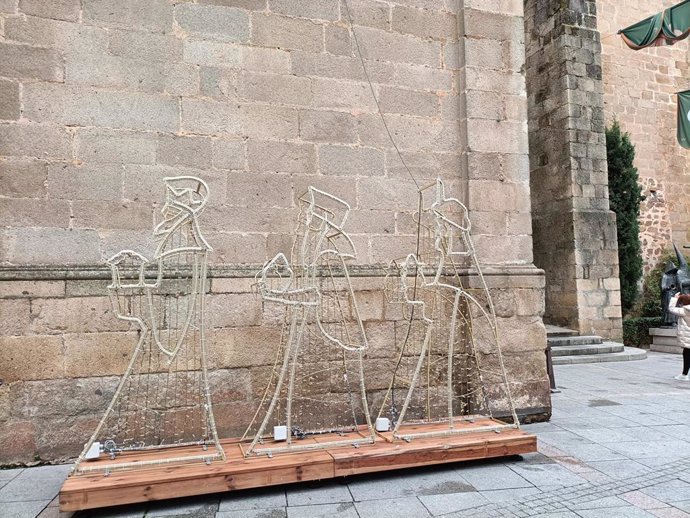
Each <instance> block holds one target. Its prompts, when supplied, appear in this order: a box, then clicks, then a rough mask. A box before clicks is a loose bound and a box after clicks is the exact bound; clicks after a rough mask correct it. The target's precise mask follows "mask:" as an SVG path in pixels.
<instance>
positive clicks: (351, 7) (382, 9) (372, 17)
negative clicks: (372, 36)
mask: <svg viewBox="0 0 690 518" xmlns="http://www.w3.org/2000/svg"><path fill="white" fill-rule="evenodd" d="M346 8H347V9H348V11H349V16H348V12H347V11H346ZM342 10H343V18H344V19H346V20H348V21H349V20H350V18H352V22H353V23H354V24H355V25H364V26H367V27H374V28H377V29H383V30H389V28H390V18H391V6H390V5H388V4H387V3H384V2H379V1H378V0H353V1H350V2H348V3H347V6H345V5H343V9H342Z"/></svg>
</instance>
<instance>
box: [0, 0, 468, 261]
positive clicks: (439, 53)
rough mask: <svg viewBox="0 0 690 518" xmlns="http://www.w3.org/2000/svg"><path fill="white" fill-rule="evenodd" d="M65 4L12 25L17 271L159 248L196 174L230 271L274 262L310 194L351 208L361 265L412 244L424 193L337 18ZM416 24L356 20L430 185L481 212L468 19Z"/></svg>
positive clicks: (7, 226)
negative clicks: (165, 216)
mask: <svg viewBox="0 0 690 518" xmlns="http://www.w3.org/2000/svg"><path fill="white" fill-rule="evenodd" d="M44 4H45V5H44ZM54 4H55V2H46V3H40V2H26V1H21V2H19V1H12V2H4V3H3V4H2V8H1V10H0V18H1V19H2V26H3V27H4V30H3V33H2V34H3V38H2V40H0V53H1V54H2V56H3V59H2V65H0V78H2V81H3V88H2V92H3V94H2V97H1V98H0V118H1V119H2V121H1V122H0V156H2V157H3V158H2V160H1V161H0V180H2V181H0V185H1V187H0V189H1V191H0V195H2V196H3V197H4V200H3V204H2V207H1V208H0V220H1V221H2V222H3V226H4V228H3V230H2V242H3V246H2V251H1V252H0V254H1V255H0V261H2V262H4V263H10V264H29V263H33V264H36V263H49V264H63V263H93V262H97V261H100V260H102V259H104V258H106V257H108V256H109V255H110V254H112V253H113V252H114V251H116V250H118V249H120V248H123V247H135V246H141V243H142V241H144V240H146V239H148V238H149V229H150V228H151V225H152V223H153V220H154V218H155V210H154V209H155V204H156V202H158V201H159V200H160V193H161V190H160V181H161V179H162V178H163V177H164V176H170V175H180V174H191V175H197V176H201V177H203V178H205V179H206V180H207V181H208V182H209V183H210V186H211V190H212V197H211V201H210V207H209V210H208V211H207V213H206V214H205V216H204V221H202V224H204V226H205V228H207V229H209V230H210V233H209V238H210V239H211V240H213V242H214V243H216V247H217V252H218V253H217V254H216V255H215V260H216V261H217V262H224V263H238V262H242V263H260V262H263V261H264V260H266V259H267V258H270V257H272V256H273V255H274V254H275V252H276V251H278V249H280V247H281V246H282V245H283V244H284V243H285V239H286V238H287V236H289V233H290V231H291V230H292V222H291V216H292V212H293V210H294V209H295V207H296V202H295V200H296V197H298V196H299V195H301V194H302V193H303V192H304V191H305V190H306V186H307V185H309V184H318V186H319V187H320V188H322V189H324V190H328V191H329V192H332V193H333V194H336V195H338V196H341V197H343V198H344V199H346V200H348V201H349V202H350V203H351V204H352V205H353V208H354V213H353V215H352V219H353V221H354V224H353V227H352V228H351V231H352V233H353V234H355V241H356V243H357V244H358V245H359V246H358V252H359V254H360V258H361V260H362V261H364V262H371V261H373V262H381V261H387V260H388V259H389V258H390V257H391V253H392V252H393V251H392V250H391V248H394V247H395V245H393V244H392V243H393V242H394V240H395V242H398V241H399V242H401V243H403V242H409V240H410V239H411V237H410V232H409V227H408V228H405V226H404V221H405V218H404V217H403V216H402V215H401V214H405V213H409V212H410V211H411V210H414V208H415V206H416V198H415V195H414V192H415V189H414V186H413V184H412V182H411V181H410V179H409V176H408V175H407V173H406V171H405V169H404V167H403V166H402V164H401V162H400V159H399V158H398V156H397V154H396V152H395V150H394V148H393V146H392V144H391V142H390V141H389V139H388V137H387V136H386V134H385V131H384V128H383V127H382V124H381V121H380V119H379V116H378V115H377V113H376V103H375V101H374V98H373V95H372V92H371V90H370V87H369V84H368V82H367V81H366V76H365V74H364V70H363V67H362V64H361V63H360V61H359V59H358V57H357V54H356V49H355V46H354V41H353V38H352V34H351V32H350V31H349V29H348V27H349V24H348V21H347V12H346V11H345V9H344V5H341V3H340V2H338V1H337V0H325V1H318V2H315V1H307V2H292V1H290V2H287V1H275V2H270V3H269V2H267V1H266V0H264V1H253V2H232V1H231V2H228V1H226V0H218V1H213V0H209V1H203V2H198V3H196V2H172V1H168V0H154V1H145V0H128V1H126V2H120V1H114V0H112V1H104V0H85V1H83V2H81V1H79V0H73V1H61V2H58V3H57V5H54ZM405 4H406V3H405V2H399V3H396V4H391V3H384V2H376V1H373V0H371V1H352V2H350V4H348V5H351V11H352V16H353V18H354V21H355V23H356V27H357V28H356V30H357V36H358V38H359V45H360V48H361V51H362V54H363V56H364V57H365V60H366V66H367V69H368V72H369V74H370V76H371V78H372V81H373V88H374V90H375V92H376V95H377V96H378V98H379V99H380V105H381V109H382V110H383V112H384V113H385V114H386V117H387V122H388V125H389V127H390V130H391V132H392V133H393V134H394V136H395V138H396V143H397V145H398V147H399V148H400V149H401V151H402V154H403V156H404V157H405V160H406V161H407V163H408V164H409V166H410V167H411V169H412V171H413V173H414V174H415V176H416V177H417V178H418V179H419V181H420V183H422V184H424V183H428V182H429V181H431V180H433V179H434V178H435V177H436V176H439V175H440V176H442V177H444V178H445V179H447V181H448V182H449V188H451V189H452V191H453V192H456V193H458V194H459V195H461V196H466V192H464V191H465V189H464V188H462V186H461V182H460V180H459V176H460V175H459V172H460V171H461V170H463V165H462V160H461V155H462V152H463V149H462V145H461V143H460V132H459V131H458V121H459V119H460V117H461V115H462V114H461V112H460V109H459V108H458V106H459V103H458V97H459V68H460V64H459V61H460V60H459V57H458V36H457V34H458V33H457V18H456V16H457V14H456V12H457V5H456V4H457V2H447V5H445V4H444V2H426V3H424V2H421V3H419V4H418V5H416V4H415V5H412V6H410V5H405ZM57 6H59V8H58V7H57ZM393 236H397V237H395V238H393Z"/></svg>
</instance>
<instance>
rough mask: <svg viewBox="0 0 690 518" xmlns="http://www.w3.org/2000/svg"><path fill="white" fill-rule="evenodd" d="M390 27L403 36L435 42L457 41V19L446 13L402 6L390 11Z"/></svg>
mask: <svg viewBox="0 0 690 518" xmlns="http://www.w3.org/2000/svg"><path fill="white" fill-rule="evenodd" d="M392 27H393V30H394V31H398V32H402V33H403V34H413V35H415V36H418V37H420V38H430V39H435V40H452V39H457V34H458V30H457V19H456V17H455V16H453V15H452V14H450V13H448V12H442V11H426V10H422V9H414V8H410V7H404V6H395V7H393V10H392Z"/></svg>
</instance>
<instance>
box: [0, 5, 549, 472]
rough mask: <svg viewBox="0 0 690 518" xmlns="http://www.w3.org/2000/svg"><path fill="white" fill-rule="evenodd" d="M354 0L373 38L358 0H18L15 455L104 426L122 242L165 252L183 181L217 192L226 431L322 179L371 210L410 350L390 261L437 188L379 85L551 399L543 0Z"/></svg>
mask: <svg viewBox="0 0 690 518" xmlns="http://www.w3.org/2000/svg"><path fill="white" fill-rule="evenodd" d="M348 5H349V7H350V11H351V15H352V19H353V21H354V26H355V31H356V35H357V41H355V39H354V38H353V34H352V32H351V31H350V29H349V27H350V23H349V17H348V14H347V10H346V9H345V4H344V2H342V1H338V0H318V1H312V0H309V1H292V0H198V1H196V2H194V1H172V0H126V1H121V0H61V1H60V2H38V1H31V0H8V1H0V56H2V58H3V59H2V60H0V82H2V85H0V86H2V88H0V221H2V224H1V225H2V228H1V229H0V296H1V297H2V300H1V302H0V304H1V306H0V313H1V314H2V315H3V317H2V319H0V321H2V330H1V331H0V379H1V380H2V382H1V384H0V444H12V445H13V447H12V448H11V449H9V448H8V449H5V448H0V451H2V455H3V457H2V458H0V463H12V462H30V461H31V460H32V459H34V458H40V459H42V460H56V459H62V458H67V457H70V456H74V455H76V454H77V453H78V451H79V449H80V446H81V444H83V442H84V440H85V439H86V437H87V436H88V435H89V433H90V431H91V430H93V427H94V425H95V422H96V420H97V419H98V417H99V416H100V414H101V412H102V410H103V408H104V406H105V405H106V404H107V402H108V400H109V399H110V395H111V394H112V391H113V387H114V385H115V383H116V381H117V376H118V375H120V374H121V373H122V370H123V367H124V364H125V363H126V360H127V358H128V354H131V350H132V347H133V345H134V336H133V335H132V333H131V331H129V330H128V329H126V328H123V327H122V325H121V323H120V322H118V321H117V320H116V319H115V318H114V316H113V314H112V313H111V312H110V310H109V304H108V301H107V298H106V289H105V288H106V285H107V283H108V277H109V272H108V271H107V270H106V269H104V268H103V266H102V261H103V260H104V259H106V258H107V257H109V256H110V255H111V254H113V253H115V252H117V251H119V250H121V249H123V248H131V249H134V250H137V251H140V252H142V253H144V254H145V255H148V256H150V255H151V248H152V245H153V243H152V239H151V228H152V226H153V225H154V223H155V222H157V221H159V217H160V216H159V214H158V212H159V208H160V203H161V201H162V199H161V196H162V178H163V177H165V176H174V175H183V174H189V175H195V176H199V177H201V178H204V179H205V180H206V181H208V183H209V185H210V189H211V197H210V203H209V206H208V208H207V210H206V211H205V212H204V214H203V215H202V217H201V226H202V229H203V230H204V235H205V236H206V237H207V239H208V241H209V242H210V243H211V245H212V246H213V247H214V253H213V254H212V255H211V262H212V276H213V279H212V281H211V284H210V295H209V299H208V307H209V312H210V313H211V314H210V317H209V319H210V328H211V329H210V330H209V337H210V345H209V347H210V349H211V364H212V367H213V374H212V379H213V384H214V385H213V391H214V398H217V400H216V405H217V406H216V412H217V415H218V416H219V421H220V427H221V429H222V433H223V434H236V433H238V431H241V430H239V427H238V426H237V417H238V415H245V414H246V413H247V411H248V409H249V408H253V405H254V404H255V399H254V398H255V397H256V392H257V391H259V390H262V389H263V383H262V380H264V379H265V371H266V368H267V365H268V363H266V362H268V361H269V360H267V357H268V356H270V354H269V353H271V351H272V348H273V347H275V345H276V342H277V337H276V335H277V332H278V323H277V320H276V315H274V314H273V315H272V314H270V313H268V314H267V313H263V312H262V311H261V304H260V302H259V300H258V299H257V298H255V297H254V296H253V295H252V294H251V293H250V288H249V286H250V285H251V283H252V282H253V276H254V274H255V272H256V271H257V270H258V268H259V267H260V265H261V264H262V263H263V262H264V261H266V260H267V259H269V258H271V257H272V256H273V255H274V254H275V253H277V252H280V251H282V252H286V251H289V249H290V246H291V243H292V231H293V228H294V225H295V224H294V220H295V217H296V215H297V199H298V198H299V196H300V195H301V194H302V193H303V192H305V190H306V188H307V186H308V185H314V186H315V187H317V188H319V189H322V190H325V191H328V192H331V193H333V194H335V195H337V196H340V197H342V198H343V199H345V200H346V201H348V202H349V203H350V204H351V205H352V209H353V210H352V213H351V215H350V218H349V220H348V224H347V230H348V232H349V233H350V235H351V236H352V238H353V242H354V244H355V246H356V249H357V254H358V259H357V262H358V265H359V266H360V267H362V268H364V269H365V270H366V275H364V274H362V275H364V277H363V279H362V280H361V281H360V282H359V284H358V287H357V295H358V297H361V299H362V302H361V304H362V305H363V306H364V307H365V308H366V311H365V312H366V325H367V330H368V331H369V333H370V339H371V340H372V342H373V343H375V347H372V349H377V350H381V349H382V348H385V347H392V345H391V344H390V343H389V342H388V340H389V338H390V333H389V330H390V327H391V325H394V323H395V321H396V317H395V316H394V314H393V313H391V309H390V307H389V306H388V305H387V304H386V303H385V302H384V298H383V293H382V291H381V290H382V288H383V276H384V271H383V267H382V266H383V265H385V264H386V263H387V262H388V261H389V260H391V259H394V258H399V257H401V256H404V255H405V254H407V253H409V252H410V251H412V250H413V249H414V243H415V231H416V226H415V225H414V223H413V221H412V217H411V215H412V213H413V212H414V210H416V206H417V194H416V187H415V185H414V183H413V182H412V181H411V180H410V178H409V174H408V172H407V170H406V167H405V166H404V165H403V163H402V162H401V160H400V159H399V157H398V154H397V151H396V149H395V147H394V146H393V144H392V143H391V141H390V139H389V137H388V135H387V132H386V129H385V128H384V126H383V124H382V122H381V118H380V116H379V114H378V113H377V110H378V108H377V104H376V102H375V101H374V97H373V96H372V92H371V89H372V88H373V90H374V92H375V94H376V97H377V99H378V101H379V105H380V108H381V110H382V111H383V113H384V115H385V117H386V122H387V125H388V130H389V131H390V133H391V135H392V137H393V139H394V140H395V143H396V145H397V147H398V148H399V150H400V153H401V154H402V156H403V157H404V160H405V162H406V164H407V166H408V167H409V169H410V170H411V172H412V173H413V175H414V176H415V177H416V178H417V180H418V182H419V184H420V185H426V184H428V183H430V182H432V181H433V180H434V179H435V178H436V177H438V176H440V177H442V178H443V179H444V180H445V181H446V185H447V189H448V193H449V194H452V195H454V196H457V197H458V198H460V199H461V200H463V201H464V202H466V203H467V205H468V207H469V209H470V216H471V218H472V222H473V235H474V237H475V244H476V248H477V251H478V253H479V257H480V260H481V261H482V263H483V264H485V265H486V267H487V273H488V279H489V281H490V283H491V287H492V291H493V292H494V296H495V297H496V301H497V308H498V309H499V316H500V329H501V337H502V338H503V340H504V351H505V354H506V360H507V365H508V368H509V371H510V377H511V380H512V381H513V383H514V393H515V394H516V403H517V406H518V408H519V409H520V411H521V413H522V414H530V415H535V414H536V415H545V414H548V412H549V408H550V403H549V392H548V380H547V377H546V370H545V365H544V352H543V351H544V347H545V345H546V339H545V332H544V327H543V324H542V321H541V315H542V314H543V311H544V306H543V290H544V277H543V272H541V271H540V270H538V269H536V268H535V267H534V266H533V265H532V246H531V245H532V239H531V219H530V195H529V190H530V188H529V164H528V149H527V139H526V128H527V120H526V108H527V102H526V93H525V76H524V72H523V70H522V68H523V64H524V33H523V29H522V27H523V17H522V15H523V12H522V2H520V1H510V2H505V1H500V2H499V1H489V2H487V1H485V0H481V1H480V0H464V1H462V2H460V1H459V0H446V1H441V0H415V1H414V2H410V1H408V0H400V1H398V0H396V1H385V2H383V1H378V0H350V1H348ZM458 34H463V35H464V36H465V37H463V38H459V37H458ZM357 44H358V45H359V50H360V51H361V53H362V55H363V57H364V62H365V65H366V70H367V71H368V74H369V77H370V79H371V87H370V84H369V81H368V80H367V76H366V75H365V74H364V69H363V67H362V63H361V62H360V60H359V57H358V53H357ZM6 314H7V315H10V316H11V318H6V317H5V315H6ZM382 344H387V345H382ZM248 351H252V354H249V353H248ZM270 357H271V360H270V361H272V356H270ZM262 376H264V377H262Z"/></svg>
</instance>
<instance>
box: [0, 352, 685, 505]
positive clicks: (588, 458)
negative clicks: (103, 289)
mask: <svg viewBox="0 0 690 518" xmlns="http://www.w3.org/2000/svg"><path fill="white" fill-rule="evenodd" d="M679 369H680V358H679V357H678V356H675V355H664V354H659V353H651V354H650V355H649V358H648V359H647V360H644V361H635V362H621V363H608V364H606V363H604V364H588V365H564V366H559V367H556V381H557V384H558V386H559V388H560V390H561V392H560V393H558V394H554V397H553V404H554V412H553V418H552V420H551V421H550V422H549V423H538V424H533V425H527V426H525V427H524V429H525V430H528V431H530V432H533V433H535V434H537V435H538V437H539V453H535V454H531V455H525V456H522V457H513V458H509V459H501V460H498V461H490V462H472V463H464V464H456V465H446V466H437V467H430V468H423V469H414V470H406V471H398V472H391V473H379V474H372V475H363V476H358V477H350V478H347V479H342V480H336V481H328V482H323V483H304V484H299V485H290V486H280V487H273V488H266V489H260V490H250V491H241V492H237V493H226V494H222V495H213V496H207V497H200V498H185V499H179V500H176V501H168V502H158V503H150V504H146V505H130V506H121V507H118V508H111V509H107V510H101V511H90V512H82V513H75V514H73V515H70V514H68V513H59V512H58V509H57V499H56V498H55V495H56V494H57V492H58V490H59V488H60V485H61V483H62V481H63V480H64V477H65V475H66V473H67V471H68V470H69V466H43V467H38V468H29V469H18V470H4V471H2V470H0V516H2V517H21V518H24V517H35V516H40V517H41V518H55V517H59V518H68V517H71V518H83V517H85V516H97V517H112V518H115V517H118V518H119V517H142V516H146V517H165V516H175V517H184V516H188V517H199V518H207V517H208V518H212V517H215V518H236V517H237V518H239V517H242V518H259V517H260V518H281V517H287V518H295V517H298V518H301V517H305V518H312V517H319V516H327V517H329V518H350V517H353V518H355V517H361V518H373V517H382V516H383V517H387V518H405V517H414V518H417V517H428V516H448V517H487V518H489V517H496V516H503V517H524V516H546V517H552V518H561V517H563V518H565V517H580V518H590V517H606V518H618V517H638V516H639V517H644V516H657V517H669V518H671V517H677V516H688V517H690V382H681V381H675V380H673V375H675V374H677V373H678V370H679Z"/></svg>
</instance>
